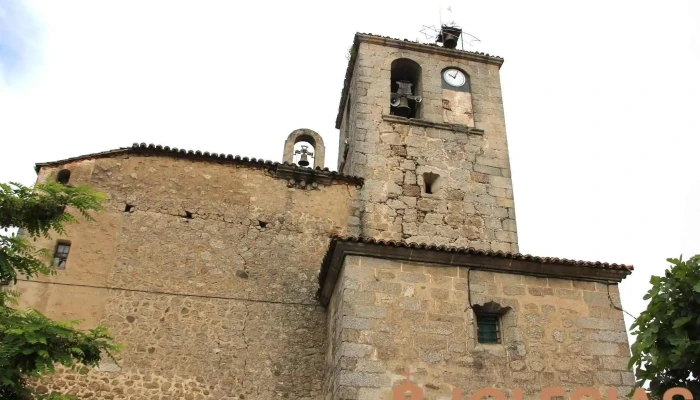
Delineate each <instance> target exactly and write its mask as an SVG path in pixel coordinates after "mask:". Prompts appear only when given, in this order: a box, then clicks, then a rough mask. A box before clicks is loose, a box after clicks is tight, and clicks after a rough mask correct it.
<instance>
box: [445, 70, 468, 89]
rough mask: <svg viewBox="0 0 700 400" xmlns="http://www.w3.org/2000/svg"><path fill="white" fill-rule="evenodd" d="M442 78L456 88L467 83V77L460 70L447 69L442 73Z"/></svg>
mask: <svg viewBox="0 0 700 400" xmlns="http://www.w3.org/2000/svg"><path fill="white" fill-rule="evenodd" d="M442 78H443V79H444V80H445V82H447V84H448V85H450V86H454V87H462V86H463V85H464V84H465V83H466V82H467V77H466V76H464V72H462V71H460V70H458V69H447V70H445V72H443V73H442Z"/></svg>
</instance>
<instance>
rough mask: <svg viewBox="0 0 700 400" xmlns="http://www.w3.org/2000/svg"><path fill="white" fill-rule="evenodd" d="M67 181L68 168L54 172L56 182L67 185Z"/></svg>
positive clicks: (68, 175) (68, 176)
mask: <svg viewBox="0 0 700 400" xmlns="http://www.w3.org/2000/svg"><path fill="white" fill-rule="evenodd" d="M68 181H70V170H69V169H62V170H60V171H58V174H56V182H58V183H60V184H62V185H67V184H68Z"/></svg>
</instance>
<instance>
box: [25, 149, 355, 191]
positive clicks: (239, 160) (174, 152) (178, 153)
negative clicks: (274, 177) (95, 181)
mask: <svg viewBox="0 0 700 400" xmlns="http://www.w3.org/2000/svg"><path fill="white" fill-rule="evenodd" d="M116 154H152V155H161V156H168V157H176V158H187V159H192V160H200V161H214V162H224V163H231V164H239V165H248V166H258V167H260V166H262V167H266V168H270V169H275V170H277V169H280V168H284V169H286V170H292V171H296V172H299V173H313V174H314V175H316V176H322V177H326V178H329V179H332V180H340V181H345V182H348V183H352V184H359V185H361V184H363V183H364V180H363V179H362V178H361V177H358V176H352V175H345V174H341V173H339V172H336V171H331V170H330V169H328V168H321V167H316V168H313V169H312V168H304V167H300V166H298V165H296V164H290V163H280V162H277V161H270V160H264V159H262V158H255V157H252V158H250V157H241V156H238V155H235V156H234V155H232V154H224V153H210V152H208V151H199V150H186V149H179V148H177V147H170V146H162V145H159V144H158V145H156V144H152V143H151V144H146V143H134V144H133V145H132V146H131V147H121V148H119V149H114V150H108V151H103V152H99V153H92V154H85V155H82V156H78V157H72V158H67V159H64V160H58V161H51V162H44V163H37V164H35V166H34V169H35V170H36V172H37V173H38V172H39V170H40V169H41V168H42V167H50V166H56V165H62V164H67V163H71V162H75V161H81V160H88V159H93V158H102V157H109V156H112V155H116Z"/></svg>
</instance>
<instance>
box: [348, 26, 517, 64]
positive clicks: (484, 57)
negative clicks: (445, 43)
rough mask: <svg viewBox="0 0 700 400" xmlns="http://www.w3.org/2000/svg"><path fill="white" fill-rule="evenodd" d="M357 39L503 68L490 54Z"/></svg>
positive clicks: (378, 38) (383, 39)
mask: <svg viewBox="0 0 700 400" xmlns="http://www.w3.org/2000/svg"><path fill="white" fill-rule="evenodd" d="M357 39H358V40H359V42H360V43H372V44H377V45H380V46H387V47H394V48H397V49H406V50H411V51H417V52H421V53H429V54H439V55H443V56H447V57H453V58H459V59H462V60H468V61H477V62H481V63H484V64H493V65H498V66H499V67H501V66H502V65H503V62H504V61H505V60H503V59H502V58H500V57H495V56H492V55H489V54H480V53H473V52H470V51H465V50H457V49H448V48H445V47H442V46H438V45H436V44H424V43H418V42H411V41H408V40H399V39H392V38H389V37H383V36H375V35H367V34H364V33H358V34H357Z"/></svg>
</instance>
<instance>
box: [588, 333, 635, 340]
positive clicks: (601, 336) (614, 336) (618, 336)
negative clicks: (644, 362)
mask: <svg viewBox="0 0 700 400" xmlns="http://www.w3.org/2000/svg"><path fill="white" fill-rule="evenodd" d="M588 339H589V340H591V341H594V342H608V343H627V333H626V332H625V331H593V332H591V333H590V334H589V335H588Z"/></svg>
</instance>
